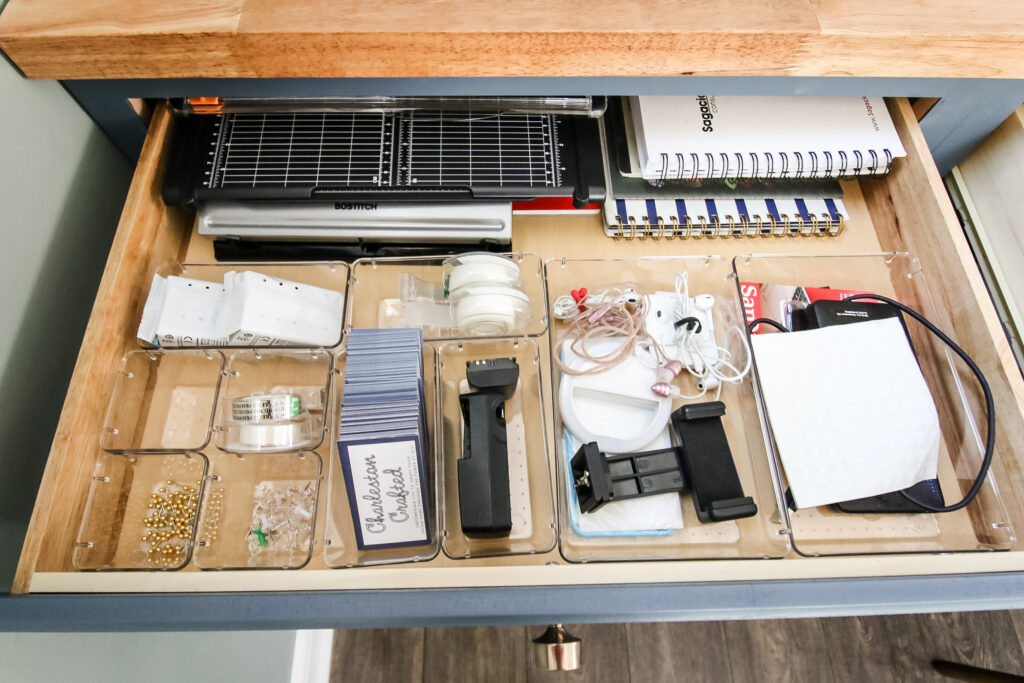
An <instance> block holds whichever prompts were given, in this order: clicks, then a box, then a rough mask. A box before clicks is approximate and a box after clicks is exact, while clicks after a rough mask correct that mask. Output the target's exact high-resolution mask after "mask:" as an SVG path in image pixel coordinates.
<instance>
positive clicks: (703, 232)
mask: <svg viewBox="0 0 1024 683" xmlns="http://www.w3.org/2000/svg"><path fill="white" fill-rule="evenodd" d="M630 116H631V112H630V106H629V102H628V101H620V100H618V99H612V100H610V101H609V107H608V111H607V112H606V114H605V127H604V129H603V131H602V133H603V136H602V143H603V144H604V146H605V150H604V151H605V157H606V159H607V162H606V166H605V169H606V173H607V178H606V180H605V183H606V186H607V188H608V198H607V199H606V200H605V204H604V218H605V234H606V235H608V236H610V237H615V238H623V237H624V238H626V239H631V238H639V239H644V238H646V237H654V238H658V237H666V238H669V239H671V238H673V237H680V238H700V237H770V236H783V235H786V236H794V235H816V236H834V235H838V234H839V233H840V232H842V230H843V227H844V226H845V222H846V219H847V214H846V208H845V207H844V206H843V201H842V196H843V191H842V188H841V187H840V186H839V182H838V181H837V180H835V179H834V178H802V179H795V178H777V179H753V178H740V179H707V180H699V179H698V180H688V179H687V180H679V179H666V180H661V179H658V180H647V179H644V178H641V177H639V175H640V174H639V173H636V172H635V171H636V169H637V167H638V165H639V162H638V161H637V160H636V145H635V143H634V141H633V139H632V136H631V135H629V133H630V132H631V128H630V124H629V121H630Z"/></svg>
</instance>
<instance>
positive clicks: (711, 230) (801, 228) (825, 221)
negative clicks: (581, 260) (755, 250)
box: [610, 213, 846, 240]
mask: <svg viewBox="0 0 1024 683" xmlns="http://www.w3.org/2000/svg"><path fill="white" fill-rule="evenodd" d="M809 217H810V220H809V221H807V220H804V219H803V217H802V216H790V215H789V214H785V213H783V214H779V218H778V219H776V218H775V217H774V216H772V215H770V214H769V215H764V216H762V215H760V214H755V215H753V216H749V217H748V216H732V215H728V214H726V215H725V216H712V217H711V220H710V221H709V220H707V219H705V218H704V217H703V216H698V217H697V221H696V222H694V220H693V219H691V218H690V216H683V217H682V218H680V217H678V216H669V217H668V218H667V219H666V218H663V217H662V216H656V217H655V218H656V222H655V223H652V222H651V220H650V219H649V218H648V217H646V216H644V217H643V219H642V220H641V221H640V222H639V223H638V222H637V220H636V219H635V218H633V217H632V216H631V217H630V218H629V220H628V222H627V221H624V220H623V219H622V216H617V217H616V222H617V224H616V225H615V226H613V227H611V228H610V231H611V237H612V238H613V239H616V240H620V239H626V240H633V239H638V240H646V239H648V238H650V239H654V240H660V239H662V238H664V239H669V240H671V239H676V238H679V239H716V238H723V239H727V238H730V237H736V238H740V237H836V236H838V235H839V234H841V233H842V232H843V230H844V229H845V228H846V219H845V218H843V216H841V215H840V216H839V217H838V219H833V218H832V216H830V215H829V214H827V213H823V214H820V215H819V214H813V213H812V214H809Z"/></svg>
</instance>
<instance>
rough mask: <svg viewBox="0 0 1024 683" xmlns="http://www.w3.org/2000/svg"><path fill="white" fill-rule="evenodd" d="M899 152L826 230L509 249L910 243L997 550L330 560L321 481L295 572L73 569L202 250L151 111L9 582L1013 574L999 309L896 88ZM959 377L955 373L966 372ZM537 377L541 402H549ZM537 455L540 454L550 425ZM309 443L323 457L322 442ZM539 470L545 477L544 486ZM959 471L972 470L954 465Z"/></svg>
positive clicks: (1015, 402) (227, 586)
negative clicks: (983, 486)
mask: <svg viewBox="0 0 1024 683" xmlns="http://www.w3.org/2000/svg"><path fill="white" fill-rule="evenodd" d="M889 108H890V110H891V113H892V116H893V120H894V122H895V124H896V127H897V129H898V130H899V132H900V135H901V137H902V139H903V143H904V145H905V146H906V148H907V151H908V156H907V158H906V159H899V160H897V161H896V163H895V165H894V168H893V170H892V172H891V173H890V174H889V175H888V176H886V177H882V178H877V179H862V180H857V181H845V182H844V183H843V191H844V201H845V203H846V207H847V210H848V213H849V215H850V218H849V221H848V224H847V226H846V229H845V230H844V231H843V233H842V234H841V235H839V236H837V237H834V238H792V239H791V238H769V239H747V238H743V239H714V240H710V239H705V240H679V239H672V240H670V239H653V238H650V239H646V240H640V239H634V240H613V239H610V238H607V237H605V236H604V235H603V232H602V229H601V225H600V223H601V219H600V217H598V216H594V215H584V216H543V217H542V216H530V217H523V216H517V217H516V219H515V222H514V226H513V249H514V250H516V251H524V252H533V253H536V254H539V255H540V256H541V257H542V258H549V257H559V256H566V257H589V258H611V257H628V256H645V255H662V256H664V255H701V254H720V255H722V256H724V257H726V258H731V257H733V256H735V255H737V254H742V253H751V252H753V253H800V254H816V253H822V254H856V253H863V252H878V251H904V250H905V251H910V252H912V253H913V254H915V255H916V256H917V257H918V258H919V259H920V262H921V267H922V269H923V270H924V271H925V272H926V273H927V274H928V278H929V282H930V287H931V290H932V294H933V297H934V298H935V303H936V304H937V307H938V308H939V309H940V310H941V311H942V312H943V315H940V316H937V318H936V319H935V320H934V322H936V323H937V324H938V325H939V326H940V327H941V328H943V329H945V330H948V331H951V332H952V334H953V336H954V337H955V338H956V339H957V340H958V342H959V343H960V344H961V345H962V346H963V347H964V349H965V350H966V351H967V352H968V353H969V354H971V355H972V356H973V358H974V359H975V360H976V361H977V362H978V364H979V365H980V366H981V367H982V369H983V370H984V371H985V374H986V376H987V378H988V380H989V383H990V384H991V387H992V391H993V394H994V397H995V402H996V406H997V443H996V455H995V460H994V463H993V472H994V474H995V478H996V480H997V481H998V482H999V483H1000V495H1001V497H1002V499H1003V502H1004V504H1005V506H1006V508H1007V511H1008V514H1009V516H1010V520H1011V522H1012V523H1013V525H1014V527H1015V529H1016V533H1017V534H1018V536H1017V538H1018V540H1016V541H1014V545H1013V547H1012V548H1011V549H1010V550H1009V551H1008V552H996V551H989V552H972V553H963V554H925V555H913V556H911V555H899V554H894V555H880V556H871V557H828V558H824V557H814V558H810V557H801V556H799V555H798V554H797V553H795V552H793V551H789V552H788V554H786V555H785V557H783V558H782V559H778V560H767V559H756V560H753V559H734V560H692V561H671V560H669V561H657V562H642V563H641V562H605V563H594V564H588V563H582V564H570V563H568V562H566V560H565V559H564V558H563V557H562V556H561V555H560V553H559V551H558V549H557V546H556V548H555V549H552V550H549V551H547V552H535V553H532V554H520V555H511V556H499V557H473V558H469V559H461V558H460V559H454V558H452V557H449V556H447V555H446V554H445V553H438V554H437V555H436V556H433V557H432V558H430V559H423V560H421V561H419V562H416V563H410V564H401V565H390V566H375V567H360V568H340V569H334V568H330V567H329V566H328V564H327V563H326V562H325V560H324V544H325V537H324V534H325V531H324V530H325V529H326V528H327V527H328V526H329V525H328V524H326V523H325V515H326V508H327V505H326V504H325V502H324V501H325V500H326V495H327V490H328V488H329V486H327V485H323V483H322V485H321V486H319V495H320V505H319V506H318V513H317V517H318V519H317V520H316V523H315V525H314V529H315V537H314V539H313V543H314V546H313V552H312V559H311V560H310V561H309V562H308V563H307V564H306V565H305V566H304V567H302V568H301V569H293V570H270V569H268V570H260V571H240V570H231V569H224V570H221V571H212V572H211V571H200V570H199V569H198V568H197V567H196V566H195V562H190V563H188V564H187V565H186V566H185V567H184V568H182V569H180V570H178V571H159V572H157V571H141V572H140V571H137V572H119V571H106V572H91V571H78V570H77V569H76V565H75V563H74V561H73V558H74V554H75V544H76V540H77V534H78V530H79V527H80V523H81V520H82V516H83V513H84V511H85V509H86V502H87V498H88V494H89V489H90V481H91V477H92V475H93V473H94V471H95V470H96V464H97V458H98V457H100V453H101V452H100V451H99V450H98V448H97V441H96V440H97V439H98V437H99V434H100V432H101V429H102V427H103V422H104V415H105V411H106V406H107V401H108V399H109V398H110V396H111V392H112V391H113V378H114V376H115V374H116V369H117V368H118V367H120V364H121V362H122V360H121V359H122V357H123V356H124V354H125V353H126V352H127V351H130V350H132V349H135V348H137V341H136V339H135V332H136V330H137V327H138V322H139V318H140V315H141V312H142V306H143V303H144V301H145V298H146V294H147V292H148V289H149V283H150V281H151V279H152V276H153V273H154V272H155V271H156V269H157V268H158V267H159V266H160V264H162V263H164V262H167V261H175V260H181V261H187V262H200V263H201V262H206V261H212V247H211V245H210V243H209V242H208V241H206V240H204V239H203V238H200V237H198V236H197V235H196V234H195V232H194V223H195V220H194V215H193V214H192V213H191V212H189V211H187V210H184V209H181V208H176V207H168V206H166V205H164V203H163V202H162V200H161V199H160V180H161V176H162V172H163V168H164V159H165V156H166V152H167V148H166V146H167V141H168V133H169V131H170V128H171V126H172V125H173V121H172V119H171V117H170V115H169V113H168V112H167V110H166V109H165V108H163V107H161V108H159V109H158V110H157V111H156V113H155V114H154V116H153V119H152V123H151V125H150V130H149V135H148V137H147V140H146V143H145V146H144V148H143V151H142V156H141V159H140V162H139V166H138V168H137V170H136V173H135V177H134V180H133V184H132V188H131V191H130V193H129V195H128V199H127V203H126V205H125V210H124V213H123V215H122V218H121V223H120V225H119V227H118V231H117V234H116V236H115V239H114V243H113V245H112V247H111V254H110V258H109V260H108V262H107V266H106V271H105V272H104V275H103V280H102V283H101V285H100V289H99V292H98V295H97V299H96V303H95V305H94V308H93V311H92V317H91V319H90V322H89V325H88V328H87V330H86V333H85V338H84V340H83V344H82V348H81V351H80V354H79V357H78V362H77V365H76V368H75V371H74V375H73V377H72V380H71V385H70V387H69V390H68V395H67V399H66V401H65V405H64V410H63V413H62V415H61V419H60V423H59V425H58V429H57V433H56V435H55V438H54V442H53V447H52V450H51V453H50V456H49V460H48V462H47V465H46V470H45V474H44V476H43V480H42V484H41V486H40V489H39V494H38V498H37V501H36V506H35V510H34V512H33V516H32V521H31V524H30V527H29V531H28V535H27V538H26V541H25V545H24V548H23V550H22V555H21V560H20V564H19V567H18V573H17V576H16V580H15V584H14V587H13V591H14V592H15V593H62V592H79V593H81V592H111V593H114V592H116V593H124V592H161V593H164V592H203V591H295V590H329V589H330V590H341V589H391V588H449V589H450V588H460V587H467V588H476V587H480V588H483V587H496V586H502V587H515V586H568V585H572V586H587V585H608V584H623V585H625V584H632V585H635V584H653V583H678V582H721V581H773V580H783V579H797V580H803V579H815V578H820V579H828V578H843V577H869V576H874V577H883V576H907V575H936V574H965V573H982V572H1004V571H1020V570H1024V543H1022V541H1020V540H1019V538H1020V534H1021V533H1022V530H1024V488H1022V485H1024V380H1022V377H1021V375H1020V373H1019V371H1018V370H1017V368H1016V365H1015V364H1014V360H1013V357H1012V354H1011V352H1010V349H1009V346H1008V344H1007V342H1006V339H1005V337H1004V336H1003V335H1002V333H1001V330H1000V328H999V320H998V317H997V315H996V312H995V310H994V309H993V308H992V305H991V303H990V301H989V300H988V297H987V294H986V292H985V288H984V284H983V282H982V279H981V276H980V274H979V272H978V270H977V267H976V265H975V264H974V262H973V260H972V259H971V255H970V251H969V249H968V246H967V243H966V241H965V239H964V237H963V234H962V232H961V230H960V227H959V225H958V223H957V221H956V217H955V216H954V214H953V210H952V207H951V206H950V204H949V200H948V198H947V196H946V194H945V191H944V189H943V186H942V183H941V181H940V179H939V176H938V173H937V172H936V169H935V167H934V164H933V163H932V160H931V158H930V156H929V152H928V148H927V146H926V144H925V141H924V138H923V136H922V134H921V131H920V129H919V127H918V124H917V121H916V119H915V117H914V114H913V111H912V109H911V107H910V105H909V103H908V102H907V101H906V100H902V99H900V100H892V101H890V102H889ZM538 340H539V341H538V343H542V344H543V347H542V349H541V352H540V357H541V364H542V368H541V372H542V375H543V376H545V377H550V376H551V375H550V372H549V371H550V367H549V366H550V363H549V356H548V354H547V338H546V337H540V338H538ZM965 381H966V380H965ZM550 392H551V387H550V384H545V385H544V386H543V396H542V403H541V405H542V406H543V407H544V410H546V411H548V414H547V415H546V417H545V423H546V424H548V425H551V424H553V420H552V415H551V414H550V411H551V409H552V408H551V406H552V401H551V395H550ZM546 436H547V438H548V439H549V443H548V451H549V452H551V453H554V452H555V449H554V445H553V441H554V439H553V434H550V433H549V434H547V435H546ZM322 451H323V452H321V453H319V454H320V456H321V457H323V458H324V459H325V466H324V468H323V471H324V472H325V473H326V472H328V470H329V469H330V468H329V467H328V466H327V463H326V458H329V457H336V456H335V455H334V454H333V452H332V451H330V450H329V448H326V447H324V448H323V449H322ZM551 476H552V486H554V485H555V483H554V477H553V474H552V475H551ZM961 476H965V477H968V476H972V475H971V474H969V473H968V474H961Z"/></svg>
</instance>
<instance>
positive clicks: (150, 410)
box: [100, 349, 224, 453]
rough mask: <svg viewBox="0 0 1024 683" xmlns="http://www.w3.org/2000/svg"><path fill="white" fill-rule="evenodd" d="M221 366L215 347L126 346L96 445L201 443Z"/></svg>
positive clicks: (137, 448) (188, 446)
mask: <svg viewBox="0 0 1024 683" xmlns="http://www.w3.org/2000/svg"><path fill="white" fill-rule="evenodd" d="M223 370H224V356H223V355H222V354H221V353H220V352H219V351H208V350H199V351H195V350H174V351H163V350H159V349H154V350H151V351H130V352H128V353H127V354H126V355H125V357H124V363H123V364H122V366H121V370H120V373H119V374H118V375H117V378H116V380H115V382H114V390H113V393H112V394H111V396H110V404H109V406H108V407H107V416H106V420H105V421H104V425H103V433H102V434H101V435H100V447H101V448H103V449H104V450H107V451H110V452H111V453H169V452H173V451H198V450H201V449H203V448H205V447H206V445H207V444H208V443H209V442H210V429H211V426H212V422H213V412H214V406H215V405H216V401H217V392H218V390H219V388H220V383H221V380H222V377H223Z"/></svg>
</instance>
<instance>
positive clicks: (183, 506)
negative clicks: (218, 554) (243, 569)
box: [72, 453, 207, 570]
mask: <svg viewBox="0 0 1024 683" xmlns="http://www.w3.org/2000/svg"><path fill="white" fill-rule="evenodd" d="M206 467H207V460H206V456H204V455H203V454H202V453H167V454H160V455H156V454H150V455H114V454H110V453H100V454H99V456H98V458H97V460H96V467H95V468H94V469H93V474H92V483H91V485H90V487H89V495H88V498H87V499H86V502H85V513H84V515H83V517H82V525H81V527H80V528H79V530H78V540H77V541H76V542H75V550H74V554H73V557H72V562H73V564H74V566H75V568H76V569H83V570H103V569H125V570H127V569H149V570H172V569H180V568H181V567H184V566H185V565H186V564H188V561H189V558H190V557H191V555H192V545H193V539H194V535H195V528H196V519H197V517H198V510H199V501H200V498H201V496H202V491H203V481H204V479H205V476H206Z"/></svg>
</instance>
